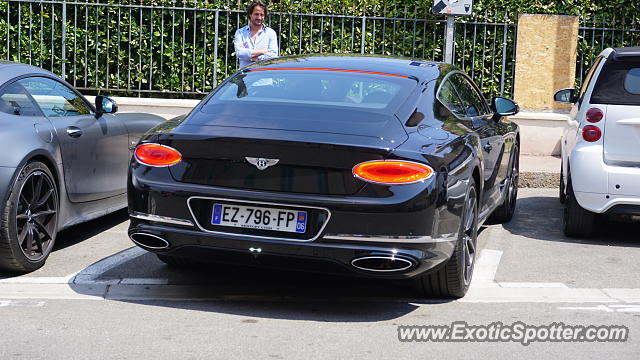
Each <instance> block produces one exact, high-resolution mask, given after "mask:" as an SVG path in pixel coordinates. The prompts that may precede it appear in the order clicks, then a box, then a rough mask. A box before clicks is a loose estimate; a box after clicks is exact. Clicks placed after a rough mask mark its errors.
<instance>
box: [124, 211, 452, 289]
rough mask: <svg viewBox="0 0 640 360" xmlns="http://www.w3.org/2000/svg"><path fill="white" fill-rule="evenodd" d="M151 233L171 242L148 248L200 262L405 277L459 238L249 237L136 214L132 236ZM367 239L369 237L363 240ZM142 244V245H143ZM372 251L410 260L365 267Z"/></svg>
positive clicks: (439, 260)
mask: <svg viewBox="0 0 640 360" xmlns="http://www.w3.org/2000/svg"><path fill="white" fill-rule="evenodd" d="M140 233H143V234H149V235H152V236H156V237H159V238H162V239H164V240H165V241H166V242H167V243H168V247H167V248H164V249H150V248H147V247H145V246H141V247H142V248H144V249H145V250H147V251H150V252H153V253H157V254H166V255H172V256H180V257H185V258H189V259H193V260H194V261H198V262H216V263H229V264H241V265H255V266H266V267H273V268H281V269H291V270H300V271H313V272H318V271H319V272H328V273H334V274H352V275H361V276H366V277H379V278H391V279H405V278H410V277H413V276H416V275H420V274H422V273H424V272H427V271H429V270H432V269H435V268H438V267H439V266H440V265H442V264H444V263H445V262H446V261H447V260H448V259H449V258H450V257H451V255H452V253H453V250H454V248H455V245H456V240H457V238H456V237H454V236H451V237H449V238H446V237H441V238H437V239H433V238H430V237H421V238H414V239H407V240H408V241H414V242H402V240H403V239H401V238H400V239H393V240H394V241H395V242H383V240H384V238H378V240H377V241H374V240H373V239H375V238H370V237H366V238H362V237H353V236H347V235H327V236H325V237H322V238H320V239H318V240H316V241H313V242H286V241H279V240H268V239H248V238H246V237H244V236H242V235H232V234H227V235H217V234H215V235H214V234H207V233H203V232H201V231H199V230H187V229H181V228H176V227H171V226H164V225H160V224H154V223H150V222H148V221H145V220H141V219H137V218H133V217H132V218H131V225H130V227H129V235H132V234H140ZM363 239H364V240H363ZM138 245H139V244H138ZM371 256H380V257H395V258H398V259H402V260H404V261H409V262H411V266H409V267H408V268H406V269H402V270H399V271H379V270H364V269H361V268H359V267H357V266H354V265H353V261H354V260H355V259H361V258H366V257H371Z"/></svg>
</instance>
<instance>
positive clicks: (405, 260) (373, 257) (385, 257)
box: [351, 256, 415, 272]
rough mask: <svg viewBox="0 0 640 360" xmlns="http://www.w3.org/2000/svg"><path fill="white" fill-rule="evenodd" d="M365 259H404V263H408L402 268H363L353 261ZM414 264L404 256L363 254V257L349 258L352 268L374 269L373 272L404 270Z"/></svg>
mask: <svg viewBox="0 0 640 360" xmlns="http://www.w3.org/2000/svg"><path fill="white" fill-rule="evenodd" d="M366 259H384V260H393V261H396V260H399V261H404V262H406V263H408V264H409V265H408V266H405V267H403V268H399V269H389V270H378V269H371V268H364V267H361V266H358V265H356V264H354V262H356V261H358V260H366ZM414 265H415V264H414V263H413V262H411V261H409V260H407V259H405V258H399V257H395V256H365V257H361V258H357V259H353V260H351V266H353V267H354V268H358V269H360V270H365V271H374V272H395V271H404V270H407V269H409V268H411V267H412V266H414Z"/></svg>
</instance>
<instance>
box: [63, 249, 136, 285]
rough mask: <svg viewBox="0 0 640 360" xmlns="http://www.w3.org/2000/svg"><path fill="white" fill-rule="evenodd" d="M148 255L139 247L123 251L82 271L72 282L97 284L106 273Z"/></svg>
mask: <svg viewBox="0 0 640 360" xmlns="http://www.w3.org/2000/svg"><path fill="white" fill-rule="evenodd" d="M146 253H147V252H146V251H145V250H143V249H141V248H139V247H137V246H134V247H131V248H128V249H127V250H123V251H121V252H119V253H117V254H115V255H112V256H109V257H108V258H105V259H102V260H100V261H98V262H97V263H95V264H93V265H90V266H88V267H87V268H85V269H84V270H81V271H80V272H78V273H77V275H76V276H75V277H74V278H73V280H72V281H71V282H73V283H76V284H78V283H80V282H81V283H83V284H88V283H92V282H95V281H96V278H98V277H99V276H100V275H102V274H104V273H105V272H107V271H109V270H111V269H113V268H115V267H116V266H119V265H120V264H122V263H125V262H127V261H129V260H132V259H135V258H137V257H138V256H142V255H144V254H146Z"/></svg>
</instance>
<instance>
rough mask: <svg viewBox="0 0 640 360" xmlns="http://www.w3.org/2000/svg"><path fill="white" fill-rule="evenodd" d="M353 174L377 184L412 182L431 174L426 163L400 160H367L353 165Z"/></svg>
mask: <svg viewBox="0 0 640 360" xmlns="http://www.w3.org/2000/svg"><path fill="white" fill-rule="evenodd" d="M353 175H354V176H355V177H357V178H359V179H362V180H364V181H368V182H373V183H378V184H389V185H393V184H413V183H416V182H420V181H424V180H426V179H428V178H430V177H431V176H432V175H433V169H432V168H431V167H429V166H427V165H424V164H420V163H414V162H409V161H400V160H386V161H385V160H382V161H367V162H363V163H360V164H358V165H356V166H354V167H353Z"/></svg>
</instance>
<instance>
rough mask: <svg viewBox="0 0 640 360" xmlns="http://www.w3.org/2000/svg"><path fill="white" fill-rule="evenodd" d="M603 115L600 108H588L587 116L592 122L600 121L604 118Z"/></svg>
mask: <svg viewBox="0 0 640 360" xmlns="http://www.w3.org/2000/svg"><path fill="white" fill-rule="evenodd" d="M603 117H604V113H603V112H602V110H600V109H598V108H591V109H589V110H587V115H586V118H587V121H588V122H590V123H597V122H598V121H600V120H602V118H603Z"/></svg>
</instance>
